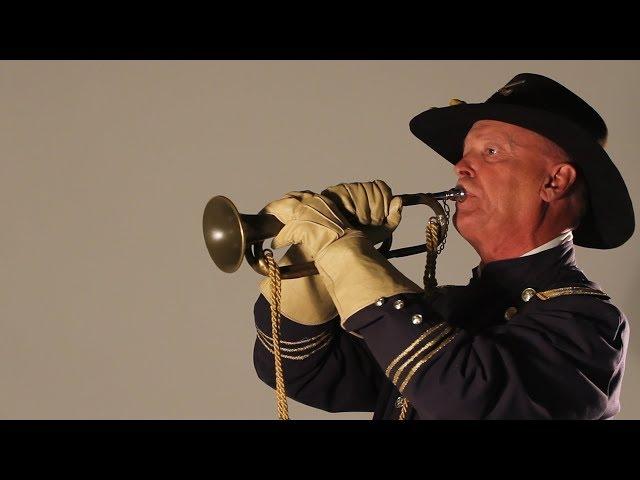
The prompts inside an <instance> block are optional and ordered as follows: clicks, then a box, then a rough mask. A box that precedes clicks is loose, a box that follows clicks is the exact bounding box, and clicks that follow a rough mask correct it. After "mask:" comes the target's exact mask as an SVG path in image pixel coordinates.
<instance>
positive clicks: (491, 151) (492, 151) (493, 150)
mask: <svg viewBox="0 0 640 480" xmlns="http://www.w3.org/2000/svg"><path fill="white" fill-rule="evenodd" d="M484 151H485V152H486V153H487V154H488V155H495V154H497V153H498V149H497V148H495V147H487V148H485V149H484Z"/></svg>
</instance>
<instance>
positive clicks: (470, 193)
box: [456, 183, 476, 197]
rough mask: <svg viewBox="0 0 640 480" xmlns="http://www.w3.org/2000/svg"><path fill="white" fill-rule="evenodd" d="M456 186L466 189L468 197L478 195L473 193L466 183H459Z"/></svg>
mask: <svg viewBox="0 0 640 480" xmlns="http://www.w3.org/2000/svg"><path fill="white" fill-rule="evenodd" d="M456 188H461V189H463V190H464V191H465V193H466V196H468V197H475V196H476V195H475V193H473V191H471V190H469V188H467V187H466V186H465V185H462V184H460V183H459V184H457V185H456Z"/></svg>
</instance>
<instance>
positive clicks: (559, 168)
mask: <svg viewBox="0 0 640 480" xmlns="http://www.w3.org/2000/svg"><path fill="white" fill-rule="evenodd" d="M550 168H551V170H550V171H549V172H548V174H547V176H546V178H545V182H544V185H543V186H542V188H541V189H540V197H541V198H542V200H544V201H545V202H552V201H553V200H557V199H559V198H562V197H564V196H565V195H566V194H567V193H568V192H569V191H570V189H571V185H573V182H575V180H576V176H577V172H576V169H575V167H574V166H573V165H571V164H570V163H558V164H556V165H553V166H551V167H550Z"/></svg>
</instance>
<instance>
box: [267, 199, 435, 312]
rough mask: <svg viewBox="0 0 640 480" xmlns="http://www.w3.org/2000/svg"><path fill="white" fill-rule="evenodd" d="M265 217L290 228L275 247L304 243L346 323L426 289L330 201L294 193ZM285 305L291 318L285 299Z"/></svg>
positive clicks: (273, 205)
mask: <svg viewBox="0 0 640 480" xmlns="http://www.w3.org/2000/svg"><path fill="white" fill-rule="evenodd" d="M260 213H270V214H272V215H275V216H276V217H277V218H278V219H279V220H280V221H281V222H282V223H284V224H285V226H284V227H283V228H282V230H280V232H279V233H278V235H277V236H276V237H275V238H274V239H273V240H272V242H271V246H272V248H279V247H283V246H286V245H291V244H300V245H301V248H302V249H304V251H305V252H307V254H308V255H309V256H310V258H312V259H313V260H314V261H315V264H316V266H317V267H318V270H319V272H320V277H321V279H322V281H323V282H324V284H325V287H326V288H327V291H328V293H329V295H330V297H331V299H332V300H333V303H334V305H335V306H336V308H337V311H338V313H339V315H340V317H341V318H342V320H343V321H344V320H346V319H347V318H348V317H349V316H350V315H352V314H353V313H355V312H356V311H358V310H360V309H361V308H363V307H365V306H366V305H368V304H370V303H373V302H374V301H375V300H376V299H377V298H379V297H381V296H391V295H395V294H398V293H406V292H419V291H421V290H422V289H421V288H420V287H418V286H417V285H416V284H415V283H413V282H412V281H411V280H409V279H408V278H406V277H405V276H404V275H402V273H400V272H399V271H398V270H397V269H396V268H395V267H394V266H393V265H391V263H390V262H389V261H388V260H387V259H386V258H384V257H383V256H382V255H381V254H380V253H378V251H377V250H376V249H375V248H374V246H373V243H372V242H371V241H370V240H368V239H367V238H366V237H365V235H364V233H363V232H361V231H359V230H356V229H355V228H353V226H352V225H351V224H350V223H349V222H348V220H347V219H346V218H345V217H344V215H343V214H342V213H341V212H340V210H339V209H338V208H337V207H336V205H335V204H334V203H333V202H332V201H331V200H329V199H328V198H327V197H324V196H322V195H317V194H314V193H313V192H309V191H306V192H290V193H289V194H287V195H286V196H285V198H283V199H280V200H276V201H275V202H272V203H270V204H269V205H267V206H266V207H265V208H264V209H263V210H262V211H261V212H260ZM289 281H291V280H285V281H284V282H283V285H284V284H285V283H286V282H289ZM267 298H270V297H267ZM282 305H283V309H282V312H283V313H284V314H285V315H286V313H285V309H284V300H283V302H282ZM287 316H288V315H287ZM289 318H291V317H289ZM292 319H293V318H292Z"/></svg>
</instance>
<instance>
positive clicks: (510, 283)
mask: <svg viewBox="0 0 640 480" xmlns="http://www.w3.org/2000/svg"><path fill="white" fill-rule="evenodd" d="M575 265H576V263H575V251H574V246H573V241H572V240H570V239H567V240H566V241H564V242H562V243H561V244H560V245H558V246H556V247H553V248H550V249H547V250H544V251H541V252H539V253H535V254H532V255H527V256H523V257H517V258H510V259H506V260H497V261H494V262H489V263H488V264H486V265H484V266H483V267H482V275H479V269H478V267H475V268H474V269H473V270H472V278H471V280H470V282H469V286H472V287H476V288H478V289H480V290H485V289H486V290H487V291H491V292H492V295H495V294H498V295H502V296H504V297H506V298H509V299H512V300H515V299H516V297H517V298H519V297H520V295H521V293H522V291H523V290H524V289H525V288H533V289H535V290H536V291H538V290H545V289H547V288H548V287H549V285H550V283H551V282H553V280H554V279H555V278H557V277H558V276H559V273H560V270H562V269H566V268H571V267H575Z"/></svg>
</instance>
